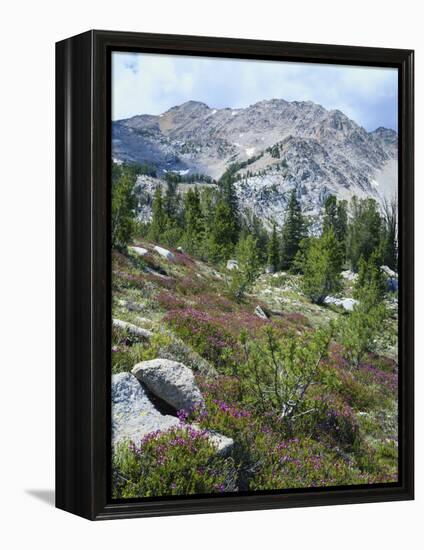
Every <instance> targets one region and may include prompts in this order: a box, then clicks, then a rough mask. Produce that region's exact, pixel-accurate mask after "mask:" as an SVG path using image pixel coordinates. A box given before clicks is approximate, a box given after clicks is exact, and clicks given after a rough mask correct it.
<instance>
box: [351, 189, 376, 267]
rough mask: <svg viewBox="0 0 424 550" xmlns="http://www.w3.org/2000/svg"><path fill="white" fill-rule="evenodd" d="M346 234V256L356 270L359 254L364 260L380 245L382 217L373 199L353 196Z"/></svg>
mask: <svg viewBox="0 0 424 550" xmlns="http://www.w3.org/2000/svg"><path fill="white" fill-rule="evenodd" d="M351 214H352V217H351V221H350V223H349V227H348V236H347V258H348V260H349V261H350V263H351V266H352V269H353V270H354V271H357V269H358V265H359V259H360V258H361V256H362V257H363V258H364V260H365V261H368V259H369V257H370V256H371V254H372V253H373V251H374V250H377V249H379V248H380V246H381V240H382V219H381V215H380V213H379V209H378V206H377V203H376V201H375V200H374V199H361V200H359V199H358V198H357V197H353V199H352V201H351Z"/></svg>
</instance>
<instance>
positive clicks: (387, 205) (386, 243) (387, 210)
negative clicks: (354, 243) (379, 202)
mask: <svg viewBox="0 0 424 550" xmlns="http://www.w3.org/2000/svg"><path fill="white" fill-rule="evenodd" d="M397 212H398V204H397V199H396V197H394V198H392V199H391V200H390V201H388V200H385V201H384V203H383V231H382V256H383V257H382V261H383V263H384V264H385V265H387V266H389V267H390V269H394V270H395V271H397V270H398V265H397V264H398V235H397V232H398V227H397V218H398V216H397Z"/></svg>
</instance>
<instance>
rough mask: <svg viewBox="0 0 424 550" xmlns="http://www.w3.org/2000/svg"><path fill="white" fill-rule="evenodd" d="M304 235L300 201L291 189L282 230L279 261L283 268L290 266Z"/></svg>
mask: <svg viewBox="0 0 424 550" xmlns="http://www.w3.org/2000/svg"><path fill="white" fill-rule="evenodd" d="M304 236H305V221H304V218H303V216H302V210H301V207H300V202H299V201H298V200H297V197H296V191H295V190H293V191H292V192H291V194H290V198H289V202H288V205H287V211H286V217H285V220H284V225H283V230H282V247H281V258H280V263H281V267H282V268H283V269H290V268H291V267H292V264H293V260H294V258H295V256H296V253H297V251H298V250H299V245H300V241H301V240H302V239H303V238H304Z"/></svg>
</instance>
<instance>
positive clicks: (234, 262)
mask: <svg viewBox="0 0 424 550" xmlns="http://www.w3.org/2000/svg"><path fill="white" fill-rule="evenodd" d="M238 268H239V265H238V262H237V260H228V262H227V269H228V271H232V270H233V269H238Z"/></svg>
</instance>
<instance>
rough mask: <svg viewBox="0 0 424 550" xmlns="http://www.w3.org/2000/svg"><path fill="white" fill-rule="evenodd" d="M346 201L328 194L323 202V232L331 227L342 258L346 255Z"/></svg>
mask: <svg viewBox="0 0 424 550" xmlns="http://www.w3.org/2000/svg"><path fill="white" fill-rule="evenodd" d="M347 221H348V220H347V203H346V201H338V200H337V198H336V196H335V195H330V196H329V197H328V198H327V199H326V201H325V204H324V220H323V228H322V229H323V232H325V231H327V230H328V229H330V228H332V229H333V231H334V235H335V236H336V239H337V240H338V242H339V243H340V251H341V252H342V254H343V260H344V259H345V255H346V235H347Z"/></svg>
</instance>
